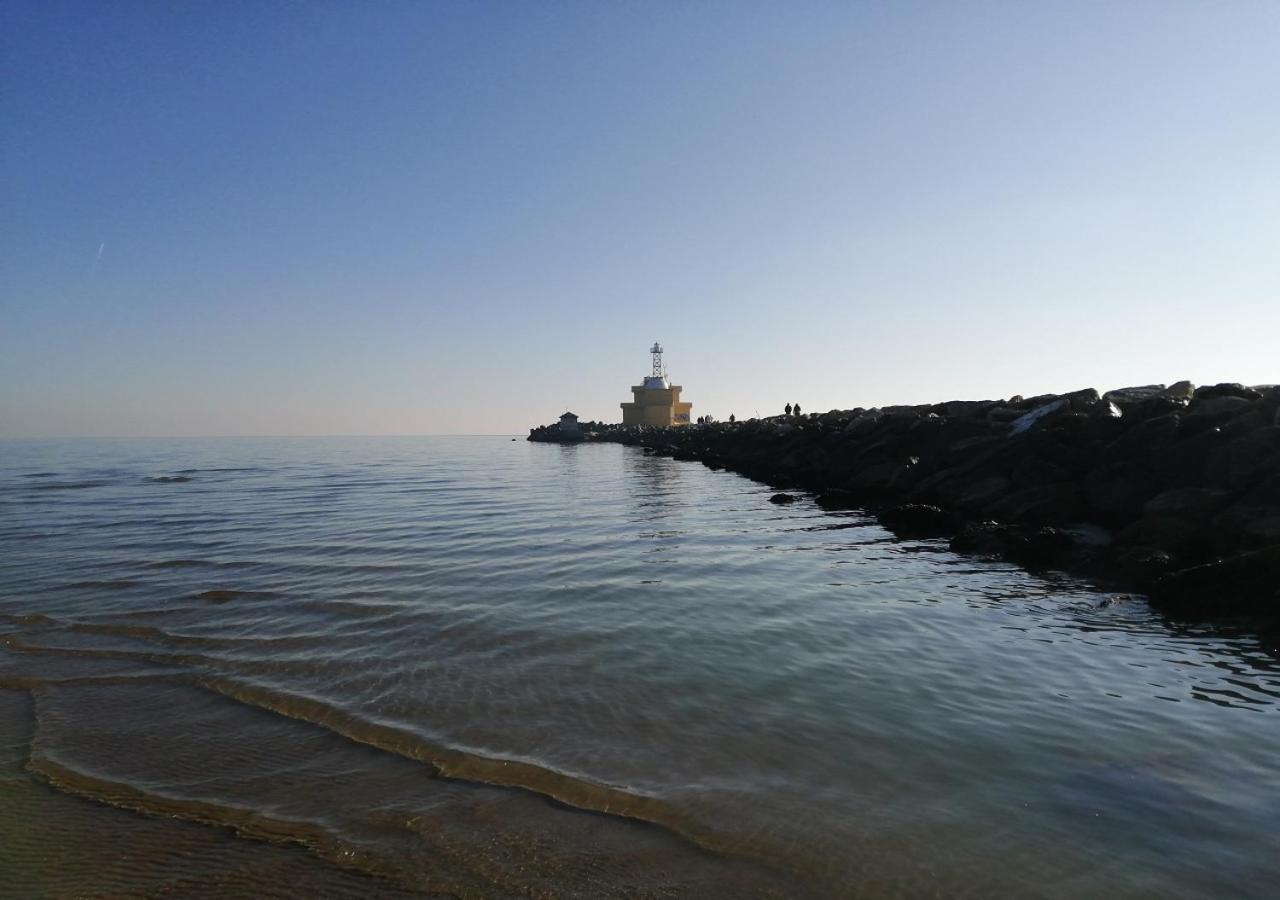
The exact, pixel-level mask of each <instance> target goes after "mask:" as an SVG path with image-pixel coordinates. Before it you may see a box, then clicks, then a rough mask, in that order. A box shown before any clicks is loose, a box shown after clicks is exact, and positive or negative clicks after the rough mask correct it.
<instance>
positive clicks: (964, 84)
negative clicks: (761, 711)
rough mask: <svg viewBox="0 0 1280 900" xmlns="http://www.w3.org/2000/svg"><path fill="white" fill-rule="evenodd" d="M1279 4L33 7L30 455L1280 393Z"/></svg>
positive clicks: (11, 355) (12, 340) (9, 143)
mask: <svg viewBox="0 0 1280 900" xmlns="http://www.w3.org/2000/svg"><path fill="white" fill-rule="evenodd" d="M1277 46H1280V5H1277V4H1274V3H1263V2H1258V3H1249V2H1213V3H1210V2H1203V3H1179V2H1151V3H1143V2H1128V3H1120V4H1115V3H1102V2H1096V3H1094V2H1076V3H1053V2H1037V3H1020V2H1019V3H1016V2H1010V3H960V2H957V3H941V2H937V3H908V2H896V3H852V2H845V3H832V4H820V3H786V4H782V3H758V4H757V3H746V2H734V3H714V2H707V3H653V2H648V3H562V2H555V3H551V2H548V3H525V2H520V3H498V4H485V3H463V2H457V3H417V2H415V3H390V2H371V3H349V2H346V3H336V2H332V3H326V2H313V3H292V2H291V3H283V2H281V3H261V2H253V3H234V2H227V3H174V4H162V3H128V2H121V3H110V4H108V3H97V2H86V3H70V2H58V0H40V2H25V0H8V2H6V3H5V4H4V5H3V7H2V8H0V67H2V71H0V76H2V77H0V121H2V122H3V125H2V126H0V314H2V319H3V321H2V324H0V434H2V435H11V436H13V435H18V436H21V435H50V436H57V435H80V434H94V435H151V434H160V435H171V434H173V435H176V434H379V433H395V434H403V433H496V432H521V431H523V430H525V429H527V428H528V427H529V426H530V425H534V424H538V423H542V422H546V421H550V420H551V419H553V418H554V417H555V416H556V415H557V414H559V413H560V412H562V411H564V409H566V408H568V409H572V410H573V411H575V412H577V413H579V414H580V415H582V416H584V417H586V418H601V419H607V420H610V421H614V420H617V419H618V418H619V410H618V406H617V404H618V403H619V402H621V401H623V400H626V399H628V398H629V392H628V386H629V385H631V384H633V383H635V382H636V381H637V379H639V378H640V377H641V376H642V375H643V374H644V372H645V371H646V369H647V367H648V357H647V355H646V350H647V348H648V346H649V344H651V343H652V342H653V341H654V340H659V341H661V342H662V343H663V344H664V345H665V346H666V348H667V358H668V366H669V368H670V370H671V373H672V375H673V376H674V377H675V379H676V380H677V381H678V382H679V383H682V384H683V385H684V387H685V398H686V399H688V400H691V401H693V403H694V415H699V414H702V413H706V412H710V413H713V414H715V415H718V416H720V417H726V416H727V415H728V414H729V413H730V412H734V413H736V414H737V415H738V416H739V417H743V416H750V415H753V414H756V413H757V412H758V413H760V414H769V413H772V412H775V411H777V409H778V408H780V407H781V406H782V405H783V404H784V403H786V402H789V401H798V402H800V403H801V404H802V405H803V406H804V407H805V408H806V409H808V410H824V409H829V408H833V407H841V408H844V407H851V406H870V405H883V404H890V403H914V402H931V401H939V400H948V399H957V398H965V399H978V398H989V397H1002V396H1008V395H1010V394H1013V393H1022V394H1031V393H1038V392H1044V391H1058V390H1071V389H1076V388H1080V387H1085V386H1095V387H1098V388H1101V389H1105V388H1109V387H1116V386H1120V385H1124V384H1135V383H1149V382H1154V381H1163V382H1171V381H1175V380H1178V379H1182V378H1189V379H1191V380H1193V381H1196V382H1200V383H1203V382H1216V381H1221V380H1233V381H1235V380H1239V381H1245V382H1252V383H1260V382H1274V381H1280V337H1278V336H1280V115H1278V114H1277V109H1278V108H1280V106H1278V105H1277V99H1276V98H1277V97H1280V53H1277V52H1276V47H1277Z"/></svg>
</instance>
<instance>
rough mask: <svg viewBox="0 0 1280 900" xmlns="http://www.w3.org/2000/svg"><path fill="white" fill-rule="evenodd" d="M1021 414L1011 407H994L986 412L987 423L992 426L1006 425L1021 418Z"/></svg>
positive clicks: (1018, 410) (1020, 411)
mask: <svg viewBox="0 0 1280 900" xmlns="http://www.w3.org/2000/svg"><path fill="white" fill-rule="evenodd" d="M1022 415H1023V412H1022V410H1020V409H1017V408H1015V407H1012V406H994V407H992V408H991V409H989V410H987V421H988V422H990V423H991V424H992V425H1008V424H1009V423H1010V422H1013V421H1015V420H1017V419H1020V418H1022Z"/></svg>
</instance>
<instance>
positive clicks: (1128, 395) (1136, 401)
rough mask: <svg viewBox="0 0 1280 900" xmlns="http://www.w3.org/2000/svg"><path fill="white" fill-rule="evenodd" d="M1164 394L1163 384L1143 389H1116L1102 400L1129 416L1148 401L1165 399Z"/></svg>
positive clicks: (1108, 392)
mask: <svg viewBox="0 0 1280 900" xmlns="http://www.w3.org/2000/svg"><path fill="white" fill-rule="evenodd" d="M1164 392H1165V386H1164V385H1163V384H1147V385H1143V386H1141V387H1126V388H1116V389H1115V390H1114V391H1107V392H1106V393H1105V394H1103V395H1102V399H1103V400H1106V401H1108V402H1110V403H1114V404H1115V405H1116V406H1118V407H1120V409H1121V411H1122V412H1124V413H1125V414H1126V415H1127V414H1128V413H1129V411H1130V410H1136V409H1137V408H1138V407H1139V406H1140V405H1141V404H1143V403H1144V402H1146V401H1147V400H1153V399H1156V398H1159V397H1163V396H1164Z"/></svg>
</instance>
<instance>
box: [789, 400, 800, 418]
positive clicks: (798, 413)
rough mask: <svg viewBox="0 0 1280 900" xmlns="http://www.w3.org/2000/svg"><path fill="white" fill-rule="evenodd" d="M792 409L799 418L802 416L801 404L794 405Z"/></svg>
mask: <svg viewBox="0 0 1280 900" xmlns="http://www.w3.org/2000/svg"><path fill="white" fill-rule="evenodd" d="M791 408H792V409H793V410H794V411H795V414H796V415H797V416H798V415H800V404H799V403H796V404H793V405H792V407H791Z"/></svg>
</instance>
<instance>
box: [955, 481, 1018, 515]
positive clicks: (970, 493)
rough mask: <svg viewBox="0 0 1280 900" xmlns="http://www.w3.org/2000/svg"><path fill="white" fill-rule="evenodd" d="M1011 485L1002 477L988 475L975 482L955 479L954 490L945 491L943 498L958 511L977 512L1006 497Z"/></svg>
mask: <svg viewBox="0 0 1280 900" xmlns="http://www.w3.org/2000/svg"><path fill="white" fill-rule="evenodd" d="M1011 485H1012V482H1010V481H1009V479H1008V478H1005V477H1004V476H1003V475H988V476H987V477H986V478H979V479H978V480H977V481H969V480H967V479H965V480H960V479H956V483H955V487H954V489H953V490H948V491H946V492H945V494H944V496H947V497H948V498H949V499H948V502H949V503H951V504H952V505H954V506H955V507H957V508H958V509H961V510H965V511H970V512H977V511H978V510H981V509H985V508H986V507H988V506H990V505H991V504H993V503H995V502H996V501H998V500H999V499H1000V498H1001V497H1004V496H1005V495H1007V494H1008V493H1009V488H1010V486H1011Z"/></svg>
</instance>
